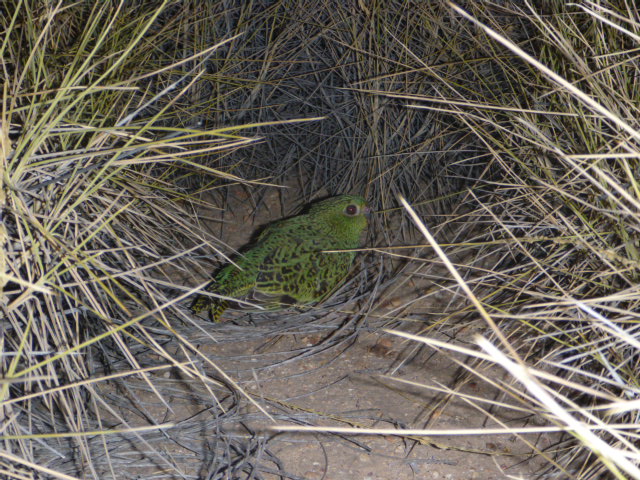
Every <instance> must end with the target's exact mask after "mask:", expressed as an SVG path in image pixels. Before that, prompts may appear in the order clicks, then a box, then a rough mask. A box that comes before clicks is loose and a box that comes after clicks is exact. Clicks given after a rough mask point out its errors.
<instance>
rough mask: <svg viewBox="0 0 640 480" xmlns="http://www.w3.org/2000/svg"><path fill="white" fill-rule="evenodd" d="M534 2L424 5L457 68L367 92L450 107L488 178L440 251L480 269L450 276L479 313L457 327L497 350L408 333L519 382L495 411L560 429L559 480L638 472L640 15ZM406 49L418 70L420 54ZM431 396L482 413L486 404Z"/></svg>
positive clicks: (435, 68) (429, 68)
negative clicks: (458, 231)
mask: <svg viewBox="0 0 640 480" xmlns="http://www.w3.org/2000/svg"><path fill="white" fill-rule="evenodd" d="M531 3H532V4H533V5H529V4H526V3H525V4H522V5H521V4H520V2H512V4H511V5H505V6H503V7H499V6H497V5H493V8H494V9H491V8H487V6H486V2H466V3H465V5H464V8H467V9H468V10H464V9H461V8H459V7H457V6H456V5H453V4H451V3H449V4H448V8H450V9H451V10H450V12H451V15H450V16H449V15H443V14H442V12H440V13H432V9H431V6H427V5H425V6H424V8H422V9H420V8H418V9H417V11H414V12H413V13H412V14H413V15H414V17H420V18H422V19H423V21H424V23H426V24H428V23H431V24H433V25H439V26H441V28H442V29H441V32H442V33H443V34H442V36H441V37H440V38H446V39H448V44H447V45H448V47H449V48H450V52H451V53H452V55H453V54H457V55H458V59H457V62H459V64H458V65H457V67H458V68H456V69H453V68H452V65H447V67H448V68H449V72H452V71H454V72H464V73H458V74H457V75H456V76H455V77H454V76H452V75H445V74H441V72H440V69H442V68H443V65H442V64H435V65H434V64H433V63H430V62H426V61H425V62H422V67H421V71H422V72H423V73H424V74H425V78H426V77H428V78H429V79H431V81H433V82H434V88H433V92H432V93H430V94H424V95H418V96H416V95H415V94H412V93H410V94H406V93H404V92H402V90H401V89H387V88H379V89H378V90H376V92H375V93H377V94H380V95H386V96H392V97H393V98H398V99H404V100H405V101H406V102H407V103H408V104H409V106H410V107H411V108H415V109H424V110H428V111H430V112H443V111H446V112H447V113H448V114H450V118H451V121H452V122H458V123H459V124H460V125H463V126H464V127H463V128H466V129H468V130H469V131H471V132H473V133H474V134H475V136H476V137H477V139H478V141H479V142H480V144H481V145H482V149H484V151H485V154H484V158H485V167H484V172H485V173H490V175H485V176H482V177H477V180H478V181H477V183H476V186H475V188H473V189H469V191H468V193H467V197H466V200H465V203H466V204H467V206H468V207H469V209H470V211H469V212H468V216H469V218H478V219H482V221H483V224H482V228H476V229H474V230H473V232H470V233H469V237H471V235H472V233H473V234H475V235H476V236H475V237H473V238H472V239H470V240H471V241H469V242H460V244H459V245H458V248H451V247H449V248H448V250H447V252H448V253H450V254H452V253H455V252H459V251H461V250H464V249H466V250H467V251H470V252H475V259H476V261H468V262H465V264H462V265H456V267H455V268H456V269H457V270H459V271H460V274H461V275H460V276H458V277H457V279H458V280H459V282H460V284H461V285H468V289H467V288H466V287H465V288H464V289H463V291H464V292H466V294H465V296H469V297H471V298H473V299H474V302H476V303H475V305H473V304H472V305H470V306H464V307H462V308H460V309H459V310H458V311H457V312H453V313H452V314H451V317H454V316H455V315H456V314H457V315H458V316H460V315H466V317H465V318H467V319H468V318H480V319H483V320H484V321H485V322H486V323H487V324H488V325H489V326H490V327H491V329H492V333H491V338H492V340H494V343H495V344H497V346H498V347H494V346H491V344H489V343H488V342H487V341H485V340H480V345H481V347H482V349H483V350H484V351H485V352H481V351H479V350H472V349H465V348H458V347H456V346H447V344H443V343H438V342H436V341H435V340H431V339H422V338H419V337H413V339H414V340H418V341H421V342H424V343H427V344H429V345H431V346H434V347H435V348H438V350H439V351H442V349H443V348H444V349H447V348H450V349H451V350H455V351H457V352H459V353H463V354H466V355H469V356H470V357H471V358H476V359H478V360H481V361H482V362H483V363H482V364H480V365H481V366H478V364H476V365H474V366H473V367H470V366H469V365H467V363H468V362H469V361H468V360H467V361H466V362H463V361H460V365H461V366H463V367H464V368H466V369H468V370H469V371H470V372H471V373H472V375H468V376H466V377H465V378H466V379H468V378H472V377H473V376H476V377H475V378H480V379H482V380H483V381H487V382H494V381H495V380H494V379H491V378H490V376H487V375H486V373H485V372H484V370H483V368H484V369H486V363H487V362H491V363H493V362H495V363H498V364H499V365H502V366H503V367H504V368H505V369H506V371H508V372H509V373H510V374H511V375H512V376H513V378H514V380H516V381H515V382H514V383H513V384H508V383H506V382H505V383H502V384H500V383H499V384H498V385H499V388H500V389H501V390H502V391H503V393H504V398H505V399H506V400H504V403H502V401H501V403H502V404H501V406H500V408H507V409H513V410H514V411H516V410H518V409H523V411H526V410H528V411H530V412H531V413H532V414H535V415H536V416H538V418H540V417H542V419H543V420H544V421H545V422H546V425H545V428H549V429H551V430H562V431H567V432H569V433H568V435H567V438H570V439H571V440H572V441H571V442H568V443H565V444H564V445H563V449H559V450H558V451H557V452H556V454H555V455H550V456H549V459H550V461H552V462H553V463H552V465H553V466H554V468H557V469H561V470H562V471H563V472H564V474H565V475H566V476H567V477H568V478H579V479H601V478H627V476H630V477H632V478H640V471H638V468H637V464H638V460H639V458H640V452H639V451H638V448H637V435H636V433H635V432H634V426H636V425H637V423H638V415H637V396H638V394H639V391H638V384H639V383H640V377H639V374H638V372H639V371H640V370H639V369H638V362H639V360H640V354H639V352H640V350H639V347H640V344H639V343H638V341H637V330H638V329H637V323H638V320H640V316H639V314H638V311H639V308H640V290H639V289H638V280H639V275H640V257H639V253H638V252H639V250H638V249H639V242H638V239H639V238H640V237H639V233H640V184H639V183H638V178H639V175H640V129H639V128H638V122H637V119H638V118H639V117H640V109H639V107H638V105H640V84H639V83H638V81H637V78H638V69H637V60H638V57H637V44H638V41H639V38H640V37H639V36H638V31H639V30H640V17H639V16H638V11H637V8H636V7H635V4H631V3H629V2H624V1H620V2H606V3H604V4H603V3H596V2H583V3H582V4H575V3H568V2H543V3H540V2H531ZM426 19H431V20H430V21H429V20H426ZM390 28H391V27H390ZM399 41H402V40H399ZM407 48H408V49H409V48H410V47H409V46H407ZM413 53H414V57H415V59H416V62H420V57H421V55H422V53H423V52H421V51H414V52H413ZM460 67H462V68H460ZM410 73H411V74H413V72H410ZM474 209H475V210H474ZM488 262H491V263H488ZM427 267H428V265H426V264H425V268H423V269H422V271H423V272H425V273H424V275H427V274H428V268H427ZM452 268H453V267H452ZM463 279H464V280H463ZM449 288H451V289H453V287H451V286H449ZM461 288H462V287H461ZM403 311H404V312H410V311H411V306H410V305H407V306H406V308H405V309H404V310H403ZM479 312H480V313H481V314H480V313H479ZM441 325H442V323H441V322H439V323H437V324H435V325H430V326H429V327H425V329H424V330H423V331H424V332H430V331H435V330H436V328H437V327H440V326H441ZM429 388H434V387H433V386H429ZM437 388H439V389H440V391H443V392H446V393H447V395H459V398H461V399H463V400H464V401H466V402H470V403H471V404H472V405H473V406H474V407H476V408H477V409H478V410H479V411H482V412H485V413H486V414H487V415H489V413H490V411H491V409H492V408H493V406H492V407H491V408H487V407H485V406H484V402H485V399H481V398H469V397H466V396H465V395H463V394H462V393H456V392H455V389H451V390H447V389H445V388H442V387H437ZM434 408H435V407H434ZM505 431H506V432H513V433H516V430H514V429H506V428H505ZM383 433H388V432H383ZM410 433H411V434H412V435H415V434H416V431H412V432H410ZM423 433H425V434H428V435H432V434H434V432H433V431H429V432H423ZM471 433H478V432H471ZM458 434H461V435H463V434H464V432H458ZM535 451H536V449H533V450H532V453H533V452H535ZM538 453H539V452H538Z"/></svg>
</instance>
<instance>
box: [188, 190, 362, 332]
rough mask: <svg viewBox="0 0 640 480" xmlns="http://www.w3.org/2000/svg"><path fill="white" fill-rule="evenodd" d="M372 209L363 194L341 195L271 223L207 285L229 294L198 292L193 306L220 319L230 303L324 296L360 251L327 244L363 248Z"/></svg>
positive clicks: (270, 304)
mask: <svg viewBox="0 0 640 480" xmlns="http://www.w3.org/2000/svg"><path fill="white" fill-rule="evenodd" d="M368 213H369V209H368V207H367V206H366V203H365V201H364V198H362V197H360V196H357V195H340V196H337V197H331V198H328V199H326V200H323V201H321V202H318V203H315V204H313V205H311V207H310V208H309V211H308V213H306V214H303V215H298V216H295V217H291V218H287V219H284V220H280V221H278V222H275V223H273V224H271V225H269V226H268V227H267V228H265V230H264V231H263V232H262V233H261V234H260V235H259V236H258V238H257V240H256V242H255V243H254V244H253V245H251V247H250V248H248V249H247V250H246V251H245V252H244V254H242V255H240V256H239V257H238V258H237V259H235V261H234V264H228V265H226V266H225V267H223V268H222V269H221V270H220V271H219V272H218V273H217V274H216V275H215V277H214V279H213V281H212V282H211V283H210V284H208V285H207V286H206V287H205V290H206V291H207V292H211V293H214V294H216V295H220V296H223V297H228V298H229V299H222V298H216V297H213V296H208V295H199V296H198V297H197V298H196V299H195V300H194V301H193V303H192V304H191V310H192V311H193V312H194V313H201V312H203V311H205V310H206V311H208V314H209V318H210V319H211V320H212V321H214V322H218V321H220V317H221V315H222V314H223V312H224V311H225V310H226V309H227V308H229V307H233V308H238V309H251V308H252V307H251V306H250V305H247V304H246V303H241V302H248V303H250V304H253V305H259V306H260V307H262V308H264V309H265V310H279V309H283V308H288V307H291V306H295V305H308V304H312V303H316V302H319V301H321V300H323V299H325V298H326V297H327V296H328V295H329V294H330V293H331V292H332V291H333V290H334V289H335V288H336V287H337V286H339V285H340V284H341V283H342V282H343V281H344V280H345V279H346V276H347V274H348V273H349V269H350V268H351V263H352V262H353V259H354V257H355V255H356V254H355V252H348V251H347V252H333V253H331V252H326V250H348V249H355V248H358V247H359V246H360V241H361V237H362V234H363V233H364V231H365V230H366V228H367V215H368ZM233 299H236V300H240V301H241V302H234V301H233ZM253 310H256V308H255V307H253Z"/></svg>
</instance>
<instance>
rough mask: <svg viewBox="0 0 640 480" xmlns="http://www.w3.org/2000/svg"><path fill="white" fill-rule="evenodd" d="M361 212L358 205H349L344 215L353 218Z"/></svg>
mask: <svg viewBox="0 0 640 480" xmlns="http://www.w3.org/2000/svg"><path fill="white" fill-rule="evenodd" d="M359 211H360V209H359V208H358V206H357V205H347V208H345V209H344V213H346V214H347V215H349V216H351V217H352V216H354V215H357V214H358V212H359Z"/></svg>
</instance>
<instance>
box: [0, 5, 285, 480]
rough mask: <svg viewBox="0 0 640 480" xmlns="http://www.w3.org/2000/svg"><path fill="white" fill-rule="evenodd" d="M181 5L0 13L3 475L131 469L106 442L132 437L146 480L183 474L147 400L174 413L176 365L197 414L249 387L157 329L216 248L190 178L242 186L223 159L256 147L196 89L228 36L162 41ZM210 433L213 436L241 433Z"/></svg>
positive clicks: (226, 403) (223, 410)
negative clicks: (166, 383) (165, 387)
mask: <svg viewBox="0 0 640 480" xmlns="http://www.w3.org/2000/svg"><path fill="white" fill-rule="evenodd" d="M9 4H11V5H9ZM170 7H171V2H157V3H152V2H139V4H138V2H121V3H120V4H114V3H113V2H97V3H95V4H94V3H82V2H78V3H75V4H70V5H65V4H64V3H63V2H60V3H58V4H53V3H51V2H29V3H28V4H27V3H25V2H18V1H16V2H5V4H3V6H2V7H0V10H1V11H2V12H1V15H0V17H1V18H2V20H0V21H1V22H2V30H3V38H2V39H1V40H0V58H2V59H3V63H2V76H3V84H2V85H3V90H2V98H1V109H0V182H2V184H1V187H2V188H1V189H0V192H1V195H0V208H1V210H0V214H1V215H2V226H1V227H0V244H1V246H2V248H1V249H0V267H1V268H2V270H1V271H0V289H1V301H0V308H1V312H2V313H1V314H0V372H1V375H2V378H1V380H0V445H1V447H0V472H1V473H0V476H2V477H3V478H25V477H27V476H30V475H34V476H40V477H42V478H44V477H48V476H51V477H57V478H75V477H82V478H90V477H92V478H107V477H112V478H120V475H119V473H118V470H119V467H118V461H119V460H118V459H115V458H112V457H111V448H110V447H109V442H110V440H108V439H107V437H108V436H109V435H110V436H112V437H117V438H118V439H119V441H120V442H121V443H122V444H128V443H130V442H133V444H135V445H137V446H138V447H137V448H133V449H131V448H129V449H128V454H129V455H130V459H131V461H135V460H136V459H137V460H138V461H140V460H142V462H141V463H140V464H137V465H136V466H135V467H134V470H135V469H136V468H137V469H138V470H137V472H138V474H140V475H143V476H144V475H146V474H147V473H148V472H149V471H150V470H144V468H145V467H149V468H151V466H155V467H157V465H160V466H161V467H158V468H161V469H162V470H164V471H166V472H167V475H169V476H172V475H174V474H175V475H177V476H182V475H184V474H185V468H188V467H185V465H187V466H188V465H189V464H190V463H191V465H192V467H191V474H195V473H194V472H198V471H200V469H201V468H202V467H201V466H200V462H193V461H192V460H191V457H189V455H187V457H189V459H187V460H183V461H178V462H177V463H173V462H172V461H170V460H168V459H167V458H166V456H165V454H164V453H162V452H161V451H160V447H159V446H158V444H157V442H155V443H153V444H152V443H150V441H149V439H150V438H151V437H147V435H153V434H154V431H155V432H158V431H161V430H164V429H167V428H169V427H172V426H173V424H172V423H171V422H167V421H164V420H163V419H161V418H157V417H156V416H155V414H154V413H150V412H149V411H148V410H147V408H146V407H145V405H146V404H147V402H148V401H149V398H153V399H154V401H157V402H158V403H159V404H160V405H164V406H165V407H167V408H169V410H170V409H171V407H170V406H169V403H168V401H167V399H166V398H165V396H166V394H165V393H163V392H161V391H160V390H159V389H158V388H156V386H155V380H154V376H156V375H159V374H160V375H162V373H161V372H163V371H167V370H174V371H177V372H179V375H180V376H184V377H185V378H187V379H189V381H190V382H191V383H192V384H193V385H192V388H193V389H194V391H195V390H198V391H199V395H201V402H202V403H206V404H207V408H211V409H212V410H211V412H213V413H215V415H210V419H206V420H205V421H204V423H203V424H207V422H209V421H214V422H215V421H219V419H220V418H225V416H226V417H228V416H229V415H233V414H234V413H233V412H234V410H233V408H232V407H233V405H234V402H236V400H237V398H236V397H234V394H232V393H231V392H232V391H234V390H238V391H241V389H239V387H237V386H234V385H233V381H232V380H231V379H230V378H228V377H227V376H226V375H225V374H224V372H222V371H220V370H219V369H218V368H217V366H216V365H215V364H213V362H211V361H209V360H208V359H207V358H206V357H204V356H203V355H201V354H200V352H199V351H198V349H197V348H196V347H195V346H194V345H192V344H190V343H189V341H188V340H187V339H185V338H183V337H181V336H180V335H179V334H177V333H175V332H174V335H173V336H172V340H177V341H178V344H180V347H179V350H180V351H179V353H176V352H175V351H174V352H168V351H167V350H165V348H164V347H163V345H162V344H161V343H159V342H160V341H159V339H158V337H157V335H155V334H154V333H153V328H154V327H156V326H162V327H163V328H164V331H168V332H173V324H174V323H175V322H176V316H175V315H176V312H177V313H178V314H181V311H180V310H177V309H174V308H173V307H175V306H176V305H178V304H179V302H180V301H182V300H183V299H184V298H185V297H186V296H188V295H189V294H191V293H192V290H194V289H191V288H188V287H185V286H184V284H183V282H184V278H189V277H190V275H191V272H192V271H193V270H194V262H193V261H192V260H189V259H188V257H189V255H190V254H191V253H192V252H194V251H195V250H196V249H198V248H201V247H203V246H206V247H207V249H206V250H207V251H208V252H215V251H216V244H215V239H213V238H212V237H211V236H210V235H208V234H207V233H206V232H205V231H203V230H202V229H201V228H200V227H199V226H198V224H197V223H196V222H195V220H194V215H193V210H192V209H193V208H194V207H195V206H197V204H198V198H197V197H196V196H193V195H192V194H189V193H188V192H187V191H186V190H185V189H184V188H183V187H184V185H185V184H187V183H191V184H198V185H202V186H208V187H209V188H211V187H217V186H219V185H222V184H223V183H225V182H226V183H229V182H245V180H243V179H241V178H239V177H237V176H235V175H234V174H233V166H232V165H231V166H221V168H217V166H216V163H215V160H216V158H220V157H221V156H222V154H224V153H228V152H230V151H232V150H234V149H237V148H241V147H243V146H245V145H247V144H249V143H251V142H253V141H254V140H255V139H254V138H250V137H246V136H242V135H240V134H239V133H238V132H239V131H240V130H242V129H245V130H246V129H249V128H255V127H256V126H258V125H255V124H244V125H239V126H234V127H231V128H230V127H228V126H227V127H218V128H210V129H206V128H204V121H203V119H202V118H201V117H199V116H198V115H197V110H198V109H199V108H202V105H199V104H197V103H195V102H194V101H193V100H194V98H193V97H194V95H197V92H195V93H194V91H195V90H197V89H196V88H195V87H194V86H195V85H198V82H199V81H200V80H201V78H202V77H203V75H204V74H205V73H206V70H207V67H206V62H207V60H208V59H210V58H211V56H212V55H216V54H217V52H218V51H219V49H220V48H222V47H223V46H224V45H225V44H226V43H228V42H229V41H232V40H233V38H232V37H229V38H227V39H223V38H217V39H215V41H212V42H209V44H208V45H206V46H203V48H202V49H190V50H189V51H188V52H182V53H183V55H179V54H177V53H176V51H175V49H170V48H167V50H166V51H163V50H162V49H161V48H159V47H160V46H161V45H173V46H175V45H176V44H177V42H176V38H177V37H179V36H180V35H181V34H182V33H181V28H183V25H181V24H180V23H179V22H177V23H174V22H172V21H171V15H173V14H175V13H176V11H175V10H174V9H172V8H170ZM189 20H190V21H194V18H190V19H189ZM203 43H204V42H203ZM201 98H202V101H203V103H208V104H211V103H215V102H216V98H215V97H211V96H207V95H202V97H201ZM289 121H291V120H289ZM280 123H282V122H280ZM216 156H217V157H216ZM212 165H213V166H212ZM189 178H192V179H193V180H192V181H190V182H186V181H185V179H189ZM182 316H183V318H185V319H187V320H188V318H186V317H185V316H184V314H182ZM150 329H151V330H150ZM141 352H142V353H141ZM116 362H119V363H116ZM116 364H117V365H118V369H117V370H112V369H111V365H116ZM159 372H160V373H159ZM214 377H215V378H214ZM133 384H146V386H147V387H148V388H149V392H150V394H149V395H150V397H147V398H146V399H139V398H136V397H135V396H134V397H133V398H130V395H128V394H127V393H126V392H128V393H130V389H129V387H128V386H127V385H133ZM116 391H118V392H120V393H121V394H122V392H123V391H124V392H125V394H124V396H123V397H121V398H127V397H129V400H132V401H131V403H129V404H127V405H126V406H123V407H122V406H121V407H122V408H125V409H126V408H130V409H131V408H133V409H134V411H135V412H136V415H138V416H139V418H142V419H143V421H141V422H138V423H137V424H133V423H131V418H124V417H123V416H122V415H121V413H122V411H123V410H122V408H120V409H118V408H116V407H115V405H116V404H117V402H115V401H114V400H113V399H110V397H112V396H113V395H114V394H115V392H116ZM132 405H133V407H132ZM211 419H213V420H211ZM216 428H217V432H218V436H217V437H216V438H217V440H216V441H217V442H221V443H220V445H226V446H227V447H228V446H229V445H231V444H234V442H235V443H242V440H240V441H236V440H232V439H227V438H226V437H225V436H224V432H223V429H222V428H221V427H219V426H217V427H216ZM163 435H166V434H163ZM96 440H97V441H96ZM225 442H226V443H225ZM216 445H217V444H216ZM254 447H255V446H254ZM212 448H213V451H215V449H216V448H218V447H215V446H214V447H212ZM234 448H235V447H234ZM252 448H253V447H252ZM259 450H260V449H258V450H256V451H259ZM234 451H238V452H241V451H243V448H238V449H237V450H234ZM68 452H75V453H74V455H72V456H70V455H69V453H68ZM136 455H137V457H136ZM190 455H192V456H193V455H194V453H193V452H191V453H190ZM238 455H241V454H231V453H230V454H229V455H228V456H227V457H224V458H226V459H227V460H226V461H227V462H228V463H226V464H224V462H223V464H217V465H216V468H223V469H224V470H225V471H227V472H233V471H234V469H238V471H241V470H243V469H245V468H249V467H246V466H243V465H239V466H234V465H236V464H235V463H234V462H235V460H237V458H238ZM254 467H255V465H254ZM251 468H253V467H251ZM154 471H155V470H154ZM65 472H66V473H65ZM145 472H146V473H145ZM67 474H68V475H69V476H67ZM131 475H133V473H131Z"/></svg>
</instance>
